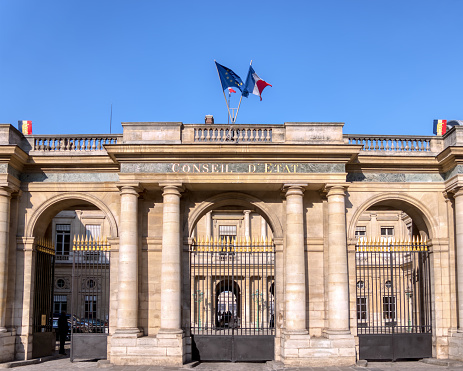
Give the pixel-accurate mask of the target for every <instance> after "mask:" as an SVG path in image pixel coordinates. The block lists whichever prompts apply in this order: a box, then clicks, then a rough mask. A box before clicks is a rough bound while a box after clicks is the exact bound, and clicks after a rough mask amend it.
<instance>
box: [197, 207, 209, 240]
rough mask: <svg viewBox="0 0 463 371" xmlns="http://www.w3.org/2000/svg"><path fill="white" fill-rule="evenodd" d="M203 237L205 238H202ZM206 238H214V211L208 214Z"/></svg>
mask: <svg viewBox="0 0 463 371" xmlns="http://www.w3.org/2000/svg"><path fill="white" fill-rule="evenodd" d="M200 237H203V236H200ZM206 237H208V238H211V237H212V211H209V212H208V213H207V214H206Z"/></svg>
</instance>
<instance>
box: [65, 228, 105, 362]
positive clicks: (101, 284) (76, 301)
mask: <svg viewBox="0 0 463 371" xmlns="http://www.w3.org/2000/svg"><path fill="white" fill-rule="evenodd" d="M72 255H73V259H72V303H71V308H72V316H71V318H72V326H71V328H72V332H71V361H73V360H74V359H106V356H107V338H108V332H109V331H108V330H109V273H110V269H109V257H110V247H109V244H108V242H107V240H106V239H104V240H100V239H96V240H94V239H92V238H89V237H82V238H80V237H78V238H77V239H76V238H74V242H73V247H72Z"/></svg>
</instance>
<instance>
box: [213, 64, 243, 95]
mask: <svg viewBox="0 0 463 371" xmlns="http://www.w3.org/2000/svg"><path fill="white" fill-rule="evenodd" d="M215 66H216V67H217V72H218V73H219V77H220V82H221V83H222V90H225V89H227V88H238V89H240V91H242V90H241V89H242V87H243V81H241V78H240V77H239V76H238V75H237V74H236V73H234V72H233V71H232V70H231V69H230V68H227V67H225V66H222V65H221V64H218V63H217V62H215Z"/></svg>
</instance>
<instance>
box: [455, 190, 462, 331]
mask: <svg viewBox="0 0 463 371" xmlns="http://www.w3.org/2000/svg"><path fill="white" fill-rule="evenodd" d="M454 198H455V236H456V257H457V259H456V263H457V288H458V295H457V298H458V332H459V333H463V188H460V189H459V190H458V191H457V192H455V194H454Z"/></svg>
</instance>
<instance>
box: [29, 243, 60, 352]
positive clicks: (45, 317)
mask: <svg viewBox="0 0 463 371" xmlns="http://www.w3.org/2000/svg"><path fill="white" fill-rule="evenodd" d="M35 249H36V254H37V255H36V264H35V289H34V317H33V318H34V321H33V331H34V336H33V345H32V357H33V358H38V357H43V356H48V355H51V354H53V352H54V350H55V342H56V338H55V334H54V333H53V280H54V272H55V248H54V246H53V244H52V243H51V242H50V241H48V240H45V239H40V240H38V242H36V244H35Z"/></svg>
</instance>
